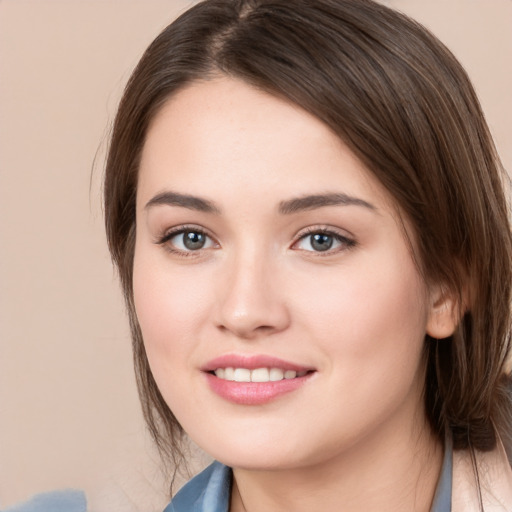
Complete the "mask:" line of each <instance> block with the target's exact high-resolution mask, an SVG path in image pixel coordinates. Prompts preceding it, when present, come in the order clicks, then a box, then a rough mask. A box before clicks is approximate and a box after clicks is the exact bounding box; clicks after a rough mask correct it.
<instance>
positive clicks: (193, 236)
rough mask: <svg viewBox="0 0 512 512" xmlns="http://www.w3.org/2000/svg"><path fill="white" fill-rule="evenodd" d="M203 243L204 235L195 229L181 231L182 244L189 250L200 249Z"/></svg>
mask: <svg viewBox="0 0 512 512" xmlns="http://www.w3.org/2000/svg"><path fill="white" fill-rule="evenodd" d="M204 243H205V236H204V235H203V234H202V233H197V232H196V231H186V232H185V233H183V245H184V246H185V247H186V248H187V249H190V250H192V251H193V250H197V249H201V248H202V247H203V245H204Z"/></svg>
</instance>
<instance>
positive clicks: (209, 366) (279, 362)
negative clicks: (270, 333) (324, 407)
mask: <svg viewBox="0 0 512 512" xmlns="http://www.w3.org/2000/svg"><path fill="white" fill-rule="evenodd" d="M217 368H247V369H248V370H256V369H257V368H280V369H282V370H285V371H286V370H294V371H296V372H303V371H310V370H314V368H312V367H309V366H303V365H300V364H296V363H292V362H290V361H285V360H283V359H279V358H278V357H273V356H269V355H264V354H256V355H242V354H224V355H222V356H219V357H216V358H215V359H212V360H211V361H208V362H207V363H206V364H205V365H204V366H203V367H202V368H201V369H202V370H203V371H205V372H213V371H215V370H216V369H217Z"/></svg>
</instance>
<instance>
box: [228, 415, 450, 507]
mask: <svg viewBox="0 0 512 512" xmlns="http://www.w3.org/2000/svg"><path fill="white" fill-rule="evenodd" d="M423 423H424V427H423V428H422V429H420V432H418V429H417V428H415V429H411V430H410V431H409V434H410V435H404V430H403V428H398V429H397V428H396V425H390V426H389V429H388V432H383V431H382V430H381V431H379V435H376V436H373V437H366V438H364V439H361V440H360V441H359V442H357V443H356V444H354V445H353V446H351V447H350V448H349V449H347V450H346V451H344V452H343V453H342V454H341V455H339V456H336V457H333V458H332V459H330V460H328V461H323V462H322V463H321V464H315V465H312V466H304V467H299V468H293V469H281V470H280V469H277V470H245V469H234V470H233V475H234V483H233V492H232V500H231V507H230V511H231V512H258V511H261V510H265V511H268V512H284V511H289V510H293V511H294V512H303V511H304V512H305V511H308V512H309V511H311V510H322V511H323V512H338V511H339V510H340V506H342V507H343V511H344V512H356V511H357V512H360V511H361V510H364V511H366V512H374V511H375V512H377V511H378V512H387V511H393V512H410V511H411V510H415V511H417V512H428V511H429V510H430V506H431V504H432V500H433V497H434V493H435V489H436V485H437V481H438V478H439V474H440V471H441V465H442V457H443V450H442V445H441V442H440V441H439V440H438V439H437V438H436V437H435V436H434V435H433V434H432V432H431V430H430V428H428V426H427V425H426V422H423Z"/></svg>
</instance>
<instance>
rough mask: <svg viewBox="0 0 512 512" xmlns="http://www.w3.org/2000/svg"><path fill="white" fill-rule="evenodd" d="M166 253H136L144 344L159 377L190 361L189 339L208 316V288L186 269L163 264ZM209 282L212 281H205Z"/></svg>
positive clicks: (138, 306) (137, 305)
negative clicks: (206, 308) (206, 298)
mask: <svg viewBox="0 0 512 512" xmlns="http://www.w3.org/2000/svg"><path fill="white" fill-rule="evenodd" d="M162 260H165V256H163V257H162V256H161V255H157V257H155V256H154V255H151V254H149V255H148V254H146V253H145V252H144V250H143V249H142V250H140V251H137V250H136V252H135V260H134V272H133V290H134V299H135V309H136V312H137V318H138V321H139V324H140V327H141V331H142V335H143V339H144V345H145V348H146V352H147V355H148V359H149V362H150V365H151V368H152V371H153V373H154V374H155V378H157V380H158V376H159V374H160V373H161V372H164V371H166V370H168V369H170V368H171V367H173V366H174V367H175V368H173V371H176V369H178V367H179V365H182V364H183V363H185V364H186V363H187V357H186V356H187V352H188V350H190V349H191V344H190V343H189V341H190V340H191V339H196V338H197V336H196V331H197V329H198V328H199V325H201V323H202V319H204V317H205V313H204V309H205V306H206V301H205V291H207V290H205V288H204V287H201V286H198V283H199V282H201V279H199V281H198V280H192V279H191V276H189V275H188V274H187V272H186V271H183V270H182V269H180V268H179V267H178V268H176V267H175V268H174V269H171V268H170V267H169V265H166V264H165V261H164V263H162ZM204 282H205V283H207V282H208V280H204Z"/></svg>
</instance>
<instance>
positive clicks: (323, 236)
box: [293, 230, 356, 253]
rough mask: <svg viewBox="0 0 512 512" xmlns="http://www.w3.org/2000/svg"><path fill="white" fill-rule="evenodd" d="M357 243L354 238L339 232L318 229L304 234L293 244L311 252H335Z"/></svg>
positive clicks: (295, 247)
mask: <svg viewBox="0 0 512 512" xmlns="http://www.w3.org/2000/svg"><path fill="white" fill-rule="evenodd" d="M355 244H356V242H355V241H354V240H352V239H350V238H348V237H346V236H343V235H340V234H339V233H334V232H331V231H324V230H316V231H309V232H308V233H306V234H305V235H302V236H301V237H300V238H299V240H298V241H297V242H296V243H295V244H294V245H293V248H294V249H300V250H302V251H309V252H319V253H327V252H328V253H333V252H338V251H342V250H344V249H349V248H351V247H353V246H355Z"/></svg>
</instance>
